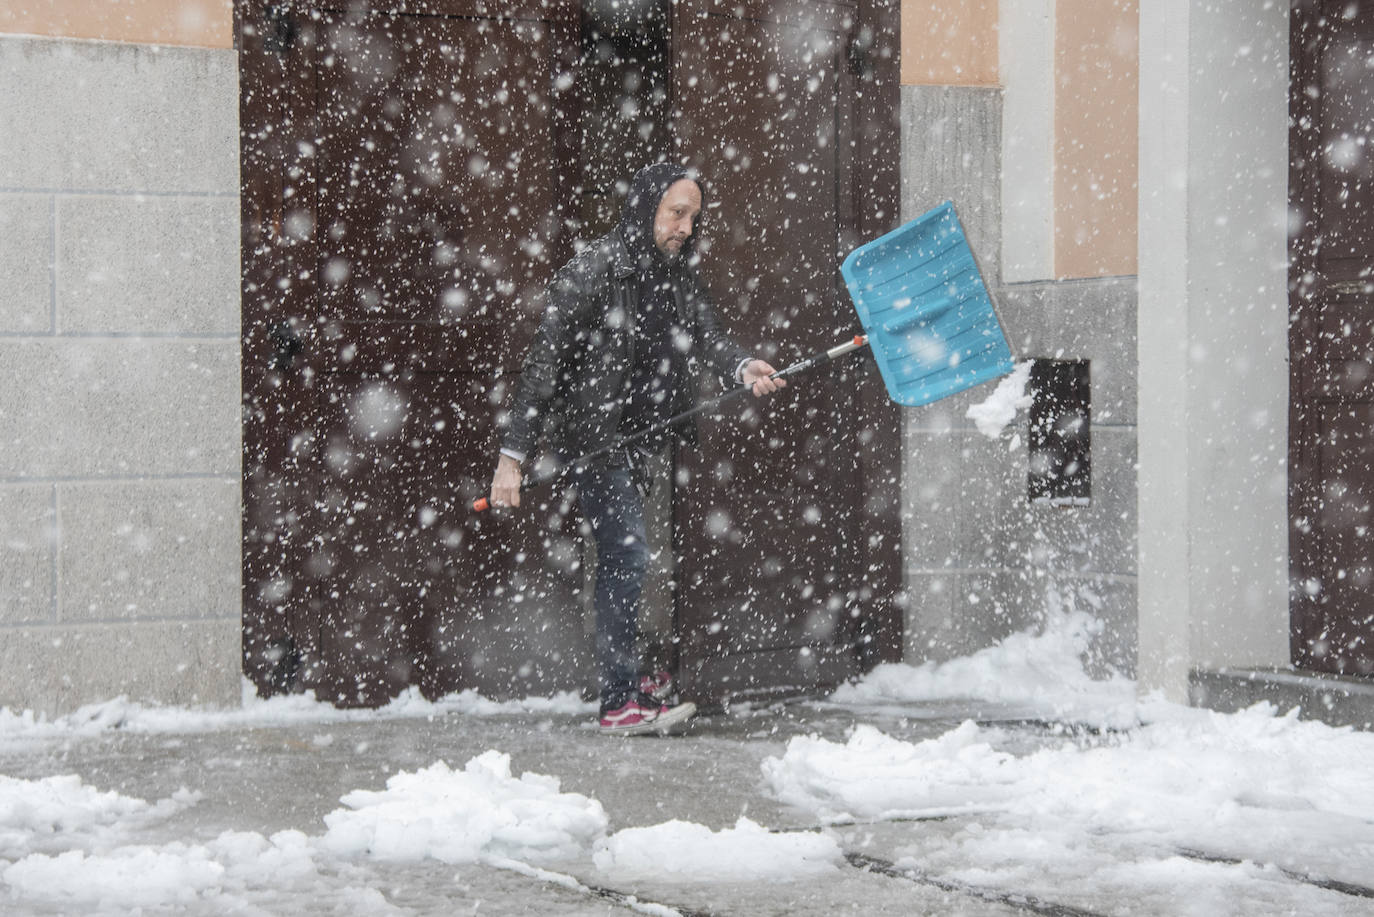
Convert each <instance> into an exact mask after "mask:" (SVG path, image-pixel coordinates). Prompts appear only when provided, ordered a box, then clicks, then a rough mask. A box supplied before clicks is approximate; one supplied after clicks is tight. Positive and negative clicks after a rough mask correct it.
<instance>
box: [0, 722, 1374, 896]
mask: <svg viewBox="0 0 1374 917" xmlns="http://www.w3.org/2000/svg"><path fill="white" fill-rule="evenodd" d="M969 718H973V719H981V720H983V721H985V722H986V721H988V720H994V721H996V722H998V724H999V726H1000V727H1001V728H1000V729H999V735H1000V736H1001V748H1002V750H1005V751H1008V752H1010V753H1013V754H1018V755H1024V754H1029V753H1031V752H1033V751H1035V750H1036V749H1037V748H1039V747H1044V746H1046V745H1049V744H1053V743H1056V742H1062V741H1064V729H1063V727H1061V726H1057V725H1055V724H1047V723H1038V722H1034V721H1020V720H1017V719H1016V718H1014V717H1007V716H1005V715H998V713H997V712H996V711H988V710H986V709H973V708H971V707H967V706H960V705H958V704H944V705H926V706H911V707H908V708H884V709H883V710H880V711H866V712H862V713H856V711H855V710H853V709H847V708H840V707H833V706H827V705H824V704H818V703H812V702H802V703H793V704H787V705H773V706H771V707H763V708H758V709H746V708H736V709H734V710H732V711H730V712H729V713H728V714H727V713H724V712H720V713H717V714H715V715H711V716H702V717H699V718H698V719H697V720H696V721H695V722H694V724H693V727H692V728H691V730H690V731H689V732H688V733H687V734H685V735H682V736H677V737H669V738H642V737H641V738H608V737H604V736H601V735H598V734H597V732H596V731H595V729H594V728H593V726H592V722H591V720H590V718H589V717H588V716H586V715H573V714H566V713H560V714H508V715H507V714H503V715H490V716H470V715H463V714H455V713H445V714H442V715H436V716H433V717H429V718H418V719H417V718H410V719H407V718H393V719H373V720H366V721H358V722H342V723H340V722H327V723H304V724H294V725H289V726H277V727H258V728H223V729H215V730H213V731H201V732H186V733H175V732H157V733H145V732H132V731H127V730H121V729H117V728H116V729H108V730H104V731H101V732H98V733H95V734H91V735H72V736H66V737H60V736H59V737H55V738H47V739H43V740H33V741H31V742H27V743H24V744H23V745H22V746H14V745H11V746H10V747H8V748H6V749H3V750H0V774H5V775H8V776H9V777H12V778H20V779H30V780H33V779H39V778H43V777H50V776H54V775H59V774H76V775H79V776H80V778H81V779H82V781H84V782H85V783H86V784H87V785H89V786H91V787H94V788H97V789H99V790H102V791H115V792H118V793H120V794H123V795H124V796H130V797H136V798H139V799H144V800H148V801H150V802H151V801H156V800H162V799H167V798H168V797H172V796H173V795H174V794H177V793H179V792H181V791H183V790H189V791H191V792H193V793H197V794H199V795H200V800H199V802H197V803H196V804H195V805H192V806H189V807H187V808H184V809H182V810H181V811H178V812H177V813H176V814H174V815H172V816H171V817H168V818H165V819H162V820H157V821H155V822H153V823H150V824H148V825H147V826H146V827H143V828H139V829H138V830H137V831H136V832H134V833H133V834H132V835H131V836H129V837H127V838H125V839H124V842H125V843H136V844H146V845H165V844H203V843H209V842H211V841H213V840H214V839H215V838H217V837H219V836H220V835H221V834H222V833H223V832H226V831H243V832H256V833H257V834H260V835H263V836H267V837H270V836H272V835H273V834H274V833H275V832H279V831H287V830H294V831H300V832H304V833H305V834H307V835H319V834H321V833H323V831H324V827H325V826H324V817H325V815H327V814H328V813H330V812H333V811H335V810H337V809H339V808H340V798H341V797H342V796H343V795H345V794H347V793H349V792H351V791H354V790H360V789H373V790H379V789H382V788H383V787H384V786H385V784H386V781H387V778H389V777H391V776H393V775H394V774H396V773H398V772H400V771H416V770H419V769H422V768H426V767H429V766H430V765H432V764H434V763H435V762H436V761H443V762H446V763H447V764H449V765H450V766H451V767H453V768H461V767H462V766H463V764H464V763H465V762H467V761H468V760H469V759H471V758H473V757H474V756H477V755H480V754H482V753H483V752H485V751H487V750H489V749H497V750H500V751H502V752H505V753H507V754H509V755H510V756H511V772H512V773H513V774H516V775H519V774H521V773H524V772H527V771H529V772H535V773H538V774H547V775H551V776H555V777H557V778H559V780H560V781H561V789H562V790H563V792H567V793H580V794H584V795H585V796H588V797H591V798H592V799H595V800H598V801H599V802H600V803H601V805H602V806H603V807H604V809H605V812H606V815H607V816H608V819H609V825H608V827H607V833H608V834H610V833H612V832H615V831H618V830H621V829H623V828H629V827H636V826H648V825H657V824H660V823H663V822H665V821H669V820H672V819H680V820H683V821H689V822H695V823H698V824H702V825H705V826H707V827H709V828H711V829H713V830H720V829H724V828H729V827H732V826H734V825H735V823H736V821H737V820H738V819H739V818H740V817H741V816H747V817H748V818H749V819H750V820H752V821H754V822H757V823H758V824H761V825H763V826H765V827H767V828H769V829H771V830H773V831H777V832H787V831H796V830H802V829H808V828H810V829H815V828H817V827H819V826H818V825H817V823H816V819H815V817H814V816H809V815H808V814H807V813H805V812H800V811H797V810H792V809H789V808H787V807H785V806H783V805H782V804H780V803H779V802H778V801H777V800H776V799H774V798H773V797H772V796H770V794H769V793H768V791H767V788H766V787H765V785H764V781H763V778H762V776H761V765H762V763H763V761H764V760H765V759H766V758H769V757H779V756H781V755H782V754H783V752H784V751H785V748H786V744H787V741H788V740H789V739H790V738H792V737H794V736H802V735H813V734H814V735H819V736H822V737H824V738H828V739H831V740H832V741H836V742H843V741H844V740H845V738H846V736H847V735H848V733H849V732H850V730H851V729H852V727H853V726H854V725H855V724H856V723H857V722H860V721H862V722H868V723H871V724H873V725H876V726H877V727H878V728H880V729H881V730H882V731H883V732H885V733H886V734H888V735H890V736H892V737H894V738H898V739H902V740H905V741H912V742H914V741H919V740H922V739H927V738H932V737H935V736H938V735H941V734H943V733H945V732H946V731H948V730H950V729H952V728H954V727H955V726H957V725H958V724H959V723H960V722H962V721H964V720H965V719H969ZM1084 738H1085V740H1086V741H1094V740H1095V739H1094V738H1093V737H1092V736H1086V737H1084ZM968 822H969V819H968V818H967V817H965V818H960V817H946V818H932V819H929V820H920V819H911V820H906V821H891V822H883V823H878V824H859V825H847V826H832V827H831V828H830V829H829V830H831V831H832V832H834V836H835V837H836V838H837V840H838V842H839V844H840V846H841V848H842V849H843V851H844V853H845V859H844V863H843V865H842V866H841V867H840V868H839V869H838V870H836V871H833V872H832V873H831V874H829V875H827V876H824V877H820V878H799V879H796V880H794V881H786V882H768V883H755V882H739V881H733V882H723V881H718V880H717V879H715V878H714V877H712V876H711V875H705V874H703V875H700V876H695V877H690V878H687V879H683V878H676V879H669V878H664V879H658V880H652V881H646V880H643V879H636V880H629V879H624V878H622V877H617V876H615V875H610V874H607V873H606V872H603V871H601V870H599V869H598V868H597V867H596V866H595V865H594V864H593V862H592V860H591V856H590V855H588V856H586V857H584V858H579V859H577V860H573V861H569V862H560V863H557V864H552V865H550V864H544V868H543V869H542V870H537V869H532V868H525V869H522V868H520V867H519V866H518V865H513V866H508V867H500V866H493V865H463V866H452V865H446V864H444V863H441V862H437V861H426V862H422V863H419V864H414V863H410V864H403V863H386V862H378V861H376V860H374V859H372V858H366V857H360V858H338V859H337V860H336V861H330V862H327V863H321V864H320V868H319V871H318V872H314V873H311V874H310V875H309V876H306V877H302V876H299V875H293V874H288V873H283V875H282V876H281V879H280V881H273V882H270V883H266V884H265V885H264V884H263V883H257V884H254V885H253V887H252V888H251V889H248V890H247V891H246V892H244V894H243V895H240V896H239V897H240V899H241V900H240V902H239V907H238V909H237V910H236V911H235V912H239V913H251V914H291V915H312V914H354V913H387V914H416V915H430V914H434V915H438V914H528V913H549V914H623V913H632V912H635V911H639V912H647V913H659V914H662V913H668V910H665V909H671V910H674V911H676V912H678V913H681V914H688V915H702V914H713V915H727V914H751V915H752V914H778V915H782V914H799V915H807V914H816V915H820V914H827V915H829V914H837V913H855V914H904V915H907V914H970V915H981V914H988V915H992V914H1027V913H1035V914H1048V915H1065V917H1074V915H1086V914H1127V913H1130V914H1154V913H1196V912H1198V911H1197V910H1196V909H1190V908H1189V907H1185V906H1183V903H1180V908H1181V909H1180V910H1177V911H1174V910H1170V909H1169V908H1168V907H1167V906H1166V905H1160V904H1154V905H1152V904H1150V903H1149V902H1148V901H1147V902H1145V903H1144V904H1142V903H1141V902H1139V901H1137V902H1134V903H1133V902H1132V901H1130V900H1120V899H1117V898H1115V897H1113V898H1110V899H1108V898H1104V897H1103V896H1102V894H1101V892H1100V888H1101V885H1100V883H1097V882H1085V883H1084V886H1083V888H1084V889H1086V890H1085V891H1075V888H1074V887H1073V884H1072V882H1069V883H1068V884H1066V885H1065V886H1064V887H1063V889H1062V894H1059V895H1057V896H1055V898H1054V899H1053V900H1050V898H1049V897H1048V896H1046V895H1044V894H1030V893H1021V892H1016V891H1008V890H1007V889H1006V888H1005V886H1003V887H1001V888H994V887H992V886H984V885H980V884H979V883H977V882H973V881H967V880H960V881H954V880H951V879H948V878H942V877H940V876H938V875H933V874H927V873H924V872H922V871H921V870H920V869H919V868H916V867H913V866H911V865H910V864H911V860H910V859H909V858H908V859H906V860H905V862H906V866H905V867H899V866H898V865H897V864H898V863H899V862H902V861H903V858H904V857H909V855H910V854H911V852H912V851H919V850H920V849H921V848H922V847H923V846H925V847H929V845H932V844H936V845H938V844H940V843H943V842H944V840H945V839H948V838H950V837H951V836H952V835H953V834H954V833H955V832H957V831H960V830H964V829H966V828H968V827H969V825H968ZM45 852H52V851H45ZM1194 853H1196V854H1197V856H1198V857H1200V858H1201V859H1200V862H1203V861H1205V860H1206V858H1207V857H1208V856H1216V857H1224V856H1225V854H1226V852H1224V851H1214V852H1194ZM662 855H663V856H664V857H671V856H672V855H673V852H672V851H671V850H665V851H663V853H662ZM1147 855H1151V854H1148V853H1143V852H1141V851H1138V850H1128V849H1120V850H1111V849H1105V848H1104V851H1103V852H1102V856H1103V857H1104V858H1106V860H1110V859H1111V858H1112V857H1121V858H1132V859H1134V860H1138V859H1139V858H1140V857H1141V856H1147ZM1158 855H1160V856H1167V857H1169V858H1175V857H1177V856H1179V855H1180V854H1179V852H1178V851H1166V852H1164V853H1162V854H1158ZM1072 875H1073V870H1072V869H1069V870H1067V872H1066V876H1068V877H1070V878H1071V877H1072ZM1272 878H1273V877H1272V876H1269V877H1265V878H1264V881H1260V880H1259V879H1257V880H1256V883H1255V887H1254V889H1253V893H1242V894H1240V895H1239V897H1237V898H1235V899H1234V900H1235V901H1236V906H1237V907H1238V908H1243V909H1238V910H1234V911H1230V912H1232V913H1246V914H1269V913H1273V914H1278V913H1290V912H1292V901H1291V900H1288V899H1282V898H1280V899H1279V900H1276V901H1274V902H1273V906H1272V907H1269V906H1267V905H1265V903H1264V902H1265V901H1266V900H1270V898H1272V896H1271V895H1269V891H1270V889H1269V887H1268V886H1267V885H1266V883H1267V882H1269V881H1270V880H1271V879H1272ZM1280 878H1282V877H1280ZM1290 878H1291V879H1292V881H1290V882H1288V883H1287V884H1288V885H1289V886H1292V887H1293V888H1296V889H1298V890H1300V891H1301V890H1303V889H1304V888H1305V886H1304V885H1303V877H1301V876H1298V877H1290ZM1308 878H1311V877H1308ZM1312 891H1313V893H1314V894H1320V895H1322V896H1325V897H1323V898H1322V899H1321V902H1322V907H1321V908H1319V909H1318V910H1319V911H1320V912H1325V913H1350V914H1374V898H1370V897H1365V896H1363V894H1362V892H1361V891H1360V889H1358V888H1352V889H1346V890H1343V891H1342V890H1336V891H1333V890H1331V889H1320V888H1316V887H1315V886H1313V888H1312ZM1371 894H1374V893H1371ZM2 895H3V891H0V896H2ZM245 902H246V903H245ZM1328 905H1329V907H1328ZM1161 907H1163V908H1164V909H1163V910H1160V909H1159V908H1161ZM0 912H3V913H6V914H14V915H28V914H52V913H63V911H62V910H61V909H60V908H57V907H51V906H48V909H45V905H43V904H41V903H32V902H26V901H23V900H11V901H9V902H5V901H4V900H3V897H0ZM219 912H222V911H221V910H220V909H218V908H217V906H216V905H215V903H214V902H213V901H205V900H192V901H189V902H183V903H182V904H179V905H177V906H176V907H174V908H171V909H169V910H158V909H156V908H152V909H147V910H144V911H142V912H141V913H190V914H202V913H203V914H210V913H219ZM111 913H126V911H112V912H111Z"/></svg>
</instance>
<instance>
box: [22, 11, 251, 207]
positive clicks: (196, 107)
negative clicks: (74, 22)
mask: <svg viewBox="0 0 1374 917" xmlns="http://www.w3.org/2000/svg"><path fill="white" fill-rule="evenodd" d="M0 85H3V86H4V87H5V91H4V92H3V93H0V124H4V125H13V126H19V125H22V129H13V130H11V129H6V130H4V131H0V187H8V188H24V189H63V190H78V189H79V190H99V191H151V192H168V191H182V192H184V191H195V192H213V193H221V194H229V195H236V194H237V193H238V62H237V59H236V57H235V54H234V52H233V51H232V50H230V49H221V48H214V49H210V48H174V47H161V46H154V45H136V44H126V43H122V42H93V41H74V40H69V39H52V38H32V37H20V36H11V35H5V36H0Z"/></svg>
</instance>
